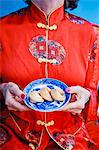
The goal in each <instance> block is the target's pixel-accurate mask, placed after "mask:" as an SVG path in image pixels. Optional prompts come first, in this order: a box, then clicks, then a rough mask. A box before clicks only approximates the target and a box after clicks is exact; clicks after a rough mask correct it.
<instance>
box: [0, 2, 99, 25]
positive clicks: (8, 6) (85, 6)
mask: <svg viewBox="0 0 99 150" xmlns="http://www.w3.org/2000/svg"><path fill="white" fill-rule="evenodd" d="M26 6H27V5H26V4H25V3H24V1H23V0H0V16H5V15H7V14H9V13H11V12H14V11H16V10H18V9H20V8H23V7H26ZM71 13H73V14H76V15H78V16H80V17H83V18H85V19H87V20H88V21H90V22H92V23H95V24H98V25H99V0H79V5H78V8H76V9H75V10H73V11H71Z"/></svg>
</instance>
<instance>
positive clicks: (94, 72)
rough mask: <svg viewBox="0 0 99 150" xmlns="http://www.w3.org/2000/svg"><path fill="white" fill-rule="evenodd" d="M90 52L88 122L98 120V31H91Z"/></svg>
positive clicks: (87, 84)
mask: <svg viewBox="0 0 99 150" xmlns="http://www.w3.org/2000/svg"><path fill="white" fill-rule="evenodd" d="M91 32H92V34H91V41H90V45H91V48H90V52H89V56H88V69H87V72H86V80H85V88H87V89H88V90H89V91H90V93H91V96H90V101H89V105H88V109H87V121H90V120H96V119H97V109H98V81H99V47H98V46H97V45H98V43H96V42H95V40H96V41H98V40H97V38H98V36H97V30H95V32H94V30H92V31H91ZM98 42H99V41H98Z"/></svg>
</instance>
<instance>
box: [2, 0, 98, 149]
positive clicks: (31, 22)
mask: <svg viewBox="0 0 99 150" xmlns="http://www.w3.org/2000/svg"><path fill="white" fill-rule="evenodd" d="M64 6H65V7H66V8H71V9H74V8H76V7H77V0H72V1H71V0H66V1H64V0H58V1H55V0H52V1H50V2H49V1H46V0H31V2H29V7H28V8H26V9H23V10H21V11H19V12H18V13H13V14H11V15H9V16H7V17H4V18H3V19H1V30H0V33H1V34H0V35H1V37H0V39H1V47H2V48H1V56H2V70H1V75H2V76H1V77H2V84H1V88H0V89H1V92H2V93H3V96H4V99H5V104H6V106H7V108H6V109H4V110H3V111H2V116H3V117H2V124H1V139H2V140H1V148H2V149H3V150H5V149H8V150H14V149H15V150H16V149H17V150H20V149H23V150H25V149H26V150H28V149H37V150H60V149H66V150H67V149H69V150H70V149H74V150H78V149H79V150H85V149H86V150H87V149H93V148H94V149H97V146H98V145H97V143H95V142H94V140H92V139H91V138H90V136H89V134H88V132H87V130H86V127H85V123H84V120H83V119H82V117H81V115H80V113H81V112H82V110H83V109H84V108H85V106H86V107H87V108H86V109H84V110H86V112H84V114H86V115H83V116H84V119H85V121H86V123H87V122H88V121H92V120H94V121H95V120H96V119H97V116H96V110H97V91H96V86H97V81H98V53H97V51H98V49H97V48H96V44H94V42H95V40H96V35H95V33H94V31H93V28H92V26H91V25H90V23H88V22H87V21H85V20H83V19H81V18H79V17H76V16H73V15H71V14H69V13H67V12H64ZM47 53H48V56H47V55H46V54H47ZM57 56H58V59H56V58H57ZM49 60H51V62H50V61H49ZM76 68H77V69H76ZM44 77H50V78H56V79H58V80H61V81H63V82H65V83H66V84H67V85H68V86H70V87H69V88H68V89H67V92H69V93H72V94H75V95H73V96H72V99H71V102H70V103H69V104H68V105H67V106H66V107H65V108H64V109H63V110H62V111H56V112H54V113H53V112H52V113H41V112H37V111H32V110H30V109H29V108H27V107H26V106H25V105H24V104H23V99H24V97H25V95H24V93H23V92H22V89H23V88H24V87H25V86H26V85H27V84H28V83H29V82H31V81H33V80H36V79H39V78H44ZM19 87H20V88H19ZM72 101H74V102H72ZM86 103H87V104H86ZM4 116H5V119H3V118H4ZM58 120H59V121H58ZM14 141H15V145H14V144H12V143H14Z"/></svg>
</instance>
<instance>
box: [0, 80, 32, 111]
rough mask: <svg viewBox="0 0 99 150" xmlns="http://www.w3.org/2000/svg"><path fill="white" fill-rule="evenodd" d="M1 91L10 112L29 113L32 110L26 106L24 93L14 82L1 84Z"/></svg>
mask: <svg viewBox="0 0 99 150" xmlns="http://www.w3.org/2000/svg"><path fill="white" fill-rule="evenodd" d="M0 89H1V91H2V93H3V96H4V98H5V104H6V105H7V108H8V109H9V110H14V111H28V110H30V109H29V108H27V107H26V106H25V105H24V102H23V99H24V97H25V95H24V93H23V92H22V91H21V90H20V89H19V87H18V86H17V85H16V84H15V83H12V82H9V83H4V84H1V86H0Z"/></svg>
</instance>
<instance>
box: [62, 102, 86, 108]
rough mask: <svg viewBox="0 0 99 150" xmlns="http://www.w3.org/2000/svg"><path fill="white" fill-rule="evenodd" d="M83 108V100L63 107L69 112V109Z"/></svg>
mask: <svg viewBox="0 0 99 150" xmlns="http://www.w3.org/2000/svg"><path fill="white" fill-rule="evenodd" d="M84 107H85V103H84V102H83V100H81V101H78V100H77V101H75V102H72V103H68V104H67V105H66V107H65V109H66V110H70V109H84Z"/></svg>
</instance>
